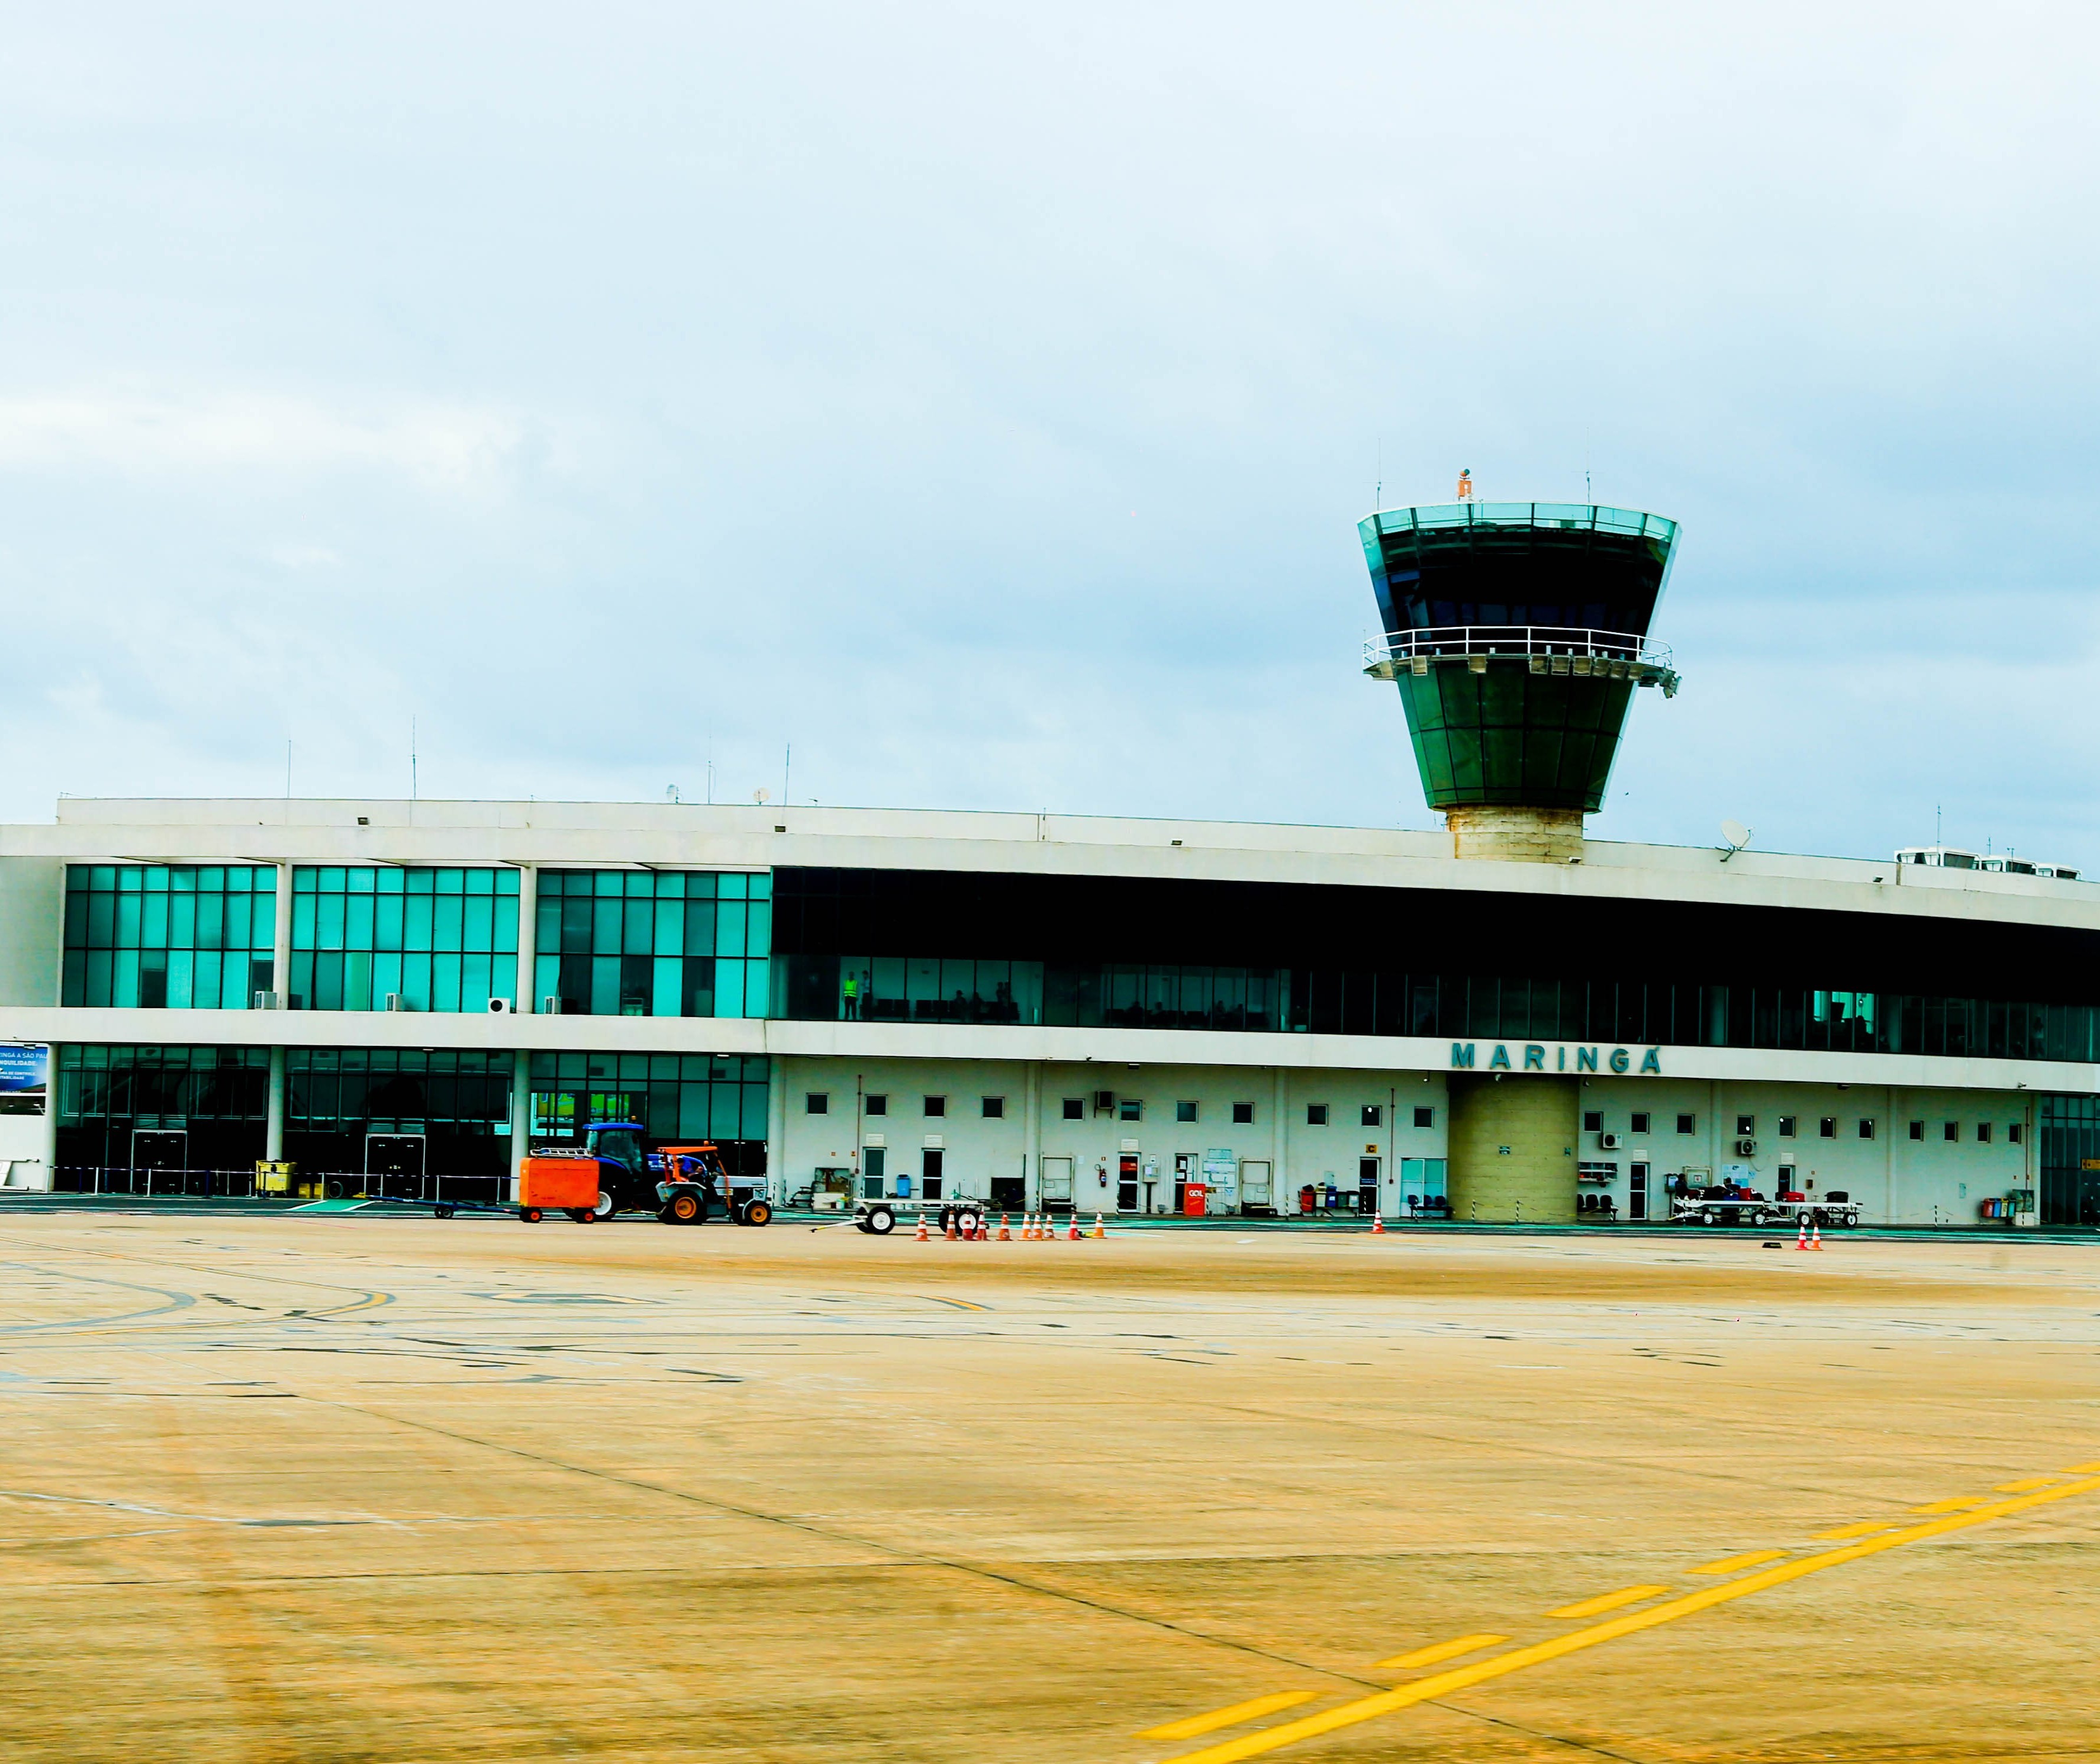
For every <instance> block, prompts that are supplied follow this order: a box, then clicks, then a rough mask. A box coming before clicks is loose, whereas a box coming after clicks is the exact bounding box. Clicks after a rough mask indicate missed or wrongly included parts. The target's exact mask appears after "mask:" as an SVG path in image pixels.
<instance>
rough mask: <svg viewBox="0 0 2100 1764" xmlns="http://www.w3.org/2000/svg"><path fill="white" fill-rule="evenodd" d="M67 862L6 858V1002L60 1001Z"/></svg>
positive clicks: (2, 944) (2, 916)
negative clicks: (60, 969)
mask: <svg viewBox="0 0 2100 1764" xmlns="http://www.w3.org/2000/svg"><path fill="white" fill-rule="evenodd" d="M64 942H65V863H64V860H63V859H60V858H0V1005H24V1004H26V1005H53V1004H56V1003H58V1002H59V968H60V960H61V955H62V951H63V949H64Z"/></svg>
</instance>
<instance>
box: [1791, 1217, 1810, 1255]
mask: <svg viewBox="0 0 2100 1764" xmlns="http://www.w3.org/2000/svg"><path fill="white" fill-rule="evenodd" d="M1793 1246H1794V1248H1795V1249H1797V1250H1805V1249H1807V1247H1808V1215H1807V1214H1806V1213H1803V1214H1802V1215H1801V1234H1800V1236H1798V1237H1796V1238H1795V1239H1794V1240H1793Z"/></svg>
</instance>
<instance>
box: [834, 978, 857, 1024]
mask: <svg viewBox="0 0 2100 1764" xmlns="http://www.w3.org/2000/svg"><path fill="white" fill-rule="evenodd" d="M839 990H840V994H842V1003H843V1008H844V1010H845V1020H846V1021H848V1022H849V1023H851V1022H856V1021H858V1020H859V1017H860V977H859V976H858V974H848V975H847V976H846V977H845V985H844V986H841V987H840V989H839Z"/></svg>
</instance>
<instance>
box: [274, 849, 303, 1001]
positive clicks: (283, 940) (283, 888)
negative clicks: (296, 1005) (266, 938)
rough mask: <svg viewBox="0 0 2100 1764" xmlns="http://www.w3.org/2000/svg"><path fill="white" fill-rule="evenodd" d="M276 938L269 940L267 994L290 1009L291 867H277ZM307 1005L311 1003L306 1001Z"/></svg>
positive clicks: (287, 864)
mask: <svg viewBox="0 0 2100 1764" xmlns="http://www.w3.org/2000/svg"><path fill="white" fill-rule="evenodd" d="M270 990H271V991H272V992H274V993H276V994H277V1007H278V1008H279V1009H280V1010H285V1011H289V1009H291V1008H292V867H291V866H290V865H289V863H280V864H279V865H278V866H277V924H276V936H274V937H272V938H271V940H270ZM308 1002H309V1003H311V1000H309V1001H308Z"/></svg>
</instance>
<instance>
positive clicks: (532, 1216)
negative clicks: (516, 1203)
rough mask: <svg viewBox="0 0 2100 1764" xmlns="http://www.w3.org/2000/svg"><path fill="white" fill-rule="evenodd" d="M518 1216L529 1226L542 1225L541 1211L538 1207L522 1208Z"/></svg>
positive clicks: (519, 1209)
mask: <svg viewBox="0 0 2100 1764" xmlns="http://www.w3.org/2000/svg"><path fill="white" fill-rule="evenodd" d="M518 1217H519V1218H520V1219H523V1220H524V1221H525V1223H526V1224H528V1225H536V1224H539V1223H540V1209H539V1208H538V1207H536V1206H521V1207H519V1208H518Z"/></svg>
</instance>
